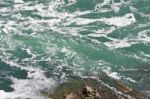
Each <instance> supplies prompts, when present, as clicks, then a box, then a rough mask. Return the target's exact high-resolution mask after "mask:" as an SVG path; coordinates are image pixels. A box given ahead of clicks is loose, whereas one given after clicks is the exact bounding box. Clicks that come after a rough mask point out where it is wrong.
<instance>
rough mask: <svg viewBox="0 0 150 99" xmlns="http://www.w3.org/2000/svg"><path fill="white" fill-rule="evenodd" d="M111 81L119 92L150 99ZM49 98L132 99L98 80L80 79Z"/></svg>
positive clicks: (69, 82)
mask: <svg viewBox="0 0 150 99" xmlns="http://www.w3.org/2000/svg"><path fill="white" fill-rule="evenodd" d="M111 81H112V83H115V88H116V90H117V91H119V92H122V93H124V94H127V95H130V96H131V97H134V98H135V99H150V98H149V97H148V96H146V95H144V94H143V93H141V92H138V91H136V90H135V89H133V88H131V87H129V86H127V85H125V84H124V83H122V82H120V81H117V80H111ZM49 96H50V97H51V98H52V99H130V98H129V97H127V96H124V95H123V94H119V93H116V92H115V91H114V90H111V89H110V88H108V87H107V86H105V85H104V84H102V83H101V82H99V81H97V80H96V79H92V78H79V77H75V78H73V79H70V80H68V81H67V82H64V83H62V84H60V85H59V86H58V87H56V89H55V90H54V91H53V92H52V93H51V94H50V95H49Z"/></svg>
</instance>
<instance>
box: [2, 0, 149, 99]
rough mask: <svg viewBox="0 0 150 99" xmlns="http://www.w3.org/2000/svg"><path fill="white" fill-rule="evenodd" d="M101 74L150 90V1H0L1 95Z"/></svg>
mask: <svg viewBox="0 0 150 99" xmlns="http://www.w3.org/2000/svg"><path fill="white" fill-rule="evenodd" d="M101 73H106V74H107V75H108V76H110V77H112V78H114V79H117V80H120V81H123V82H124V83H126V84H127V85H129V86H132V87H133V88H135V89H137V90H140V91H142V92H145V93H150V0H64V1H63V0H0V99H8V98H9V99H16V98H17V99H27V98H31V99H45V98H46V97H45V96H43V95H42V94H41V93H40V91H41V90H43V89H44V90H45V89H47V90H51V89H52V88H53V87H54V86H55V84H57V83H59V82H61V81H63V80H65V79H67V77H69V76H70V75H75V76H82V77H85V76H86V77H91V76H94V77H97V76H100V75H99V74H101Z"/></svg>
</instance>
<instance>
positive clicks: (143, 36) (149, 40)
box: [137, 30, 150, 43]
mask: <svg viewBox="0 0 150 99" xmlns="http://www.w3.org/2000/svg"><path fill="white" fill-rule="evenodd" d="M148 33H150V30H143V31H141V32H139V33H138V36H137V40H140V41H142V42H144V43H150V37H149V36H148Z"/></svg>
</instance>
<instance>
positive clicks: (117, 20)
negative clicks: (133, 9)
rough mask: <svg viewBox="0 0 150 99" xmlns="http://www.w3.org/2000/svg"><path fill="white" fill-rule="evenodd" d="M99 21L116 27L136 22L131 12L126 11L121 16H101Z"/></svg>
mask: <svg viewBox="0 0 150 99" xmlns="http://www.w3.org/2000/svg"><path fill="white" fill-rule="evenodd" d="M100 21H102V22H104V23H106V24H108V25H114V26H117V27H125V26H128V25H131V24H132V23H134V22H136V19H135V17H134V15H133V14H132V13H128V14H126V15H125V16H122V17H112V18H102V19H100Z"/></svg>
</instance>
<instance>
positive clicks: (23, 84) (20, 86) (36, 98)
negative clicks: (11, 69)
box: [0, 63, 56, 99]
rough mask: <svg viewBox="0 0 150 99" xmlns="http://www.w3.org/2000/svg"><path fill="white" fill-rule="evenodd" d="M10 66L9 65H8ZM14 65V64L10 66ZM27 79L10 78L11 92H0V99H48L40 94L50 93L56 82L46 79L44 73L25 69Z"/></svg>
mask: <svg viewBox="0 0 150 99" xmlns="http://www.w3.org/2000/svg"><path fill="white" fill-rule="evenodd" d="M10 64H11V63H10ZM11 65H14V64H11ZM27 69H28V76H27V77H28V79H16V78H11V80H12V82H13V84H12V85H11V87H12V88H13V89H14V91H13V92H5V91H3V90H0V99H17V98H21V99H27V98H30V99H49V98H48V97H47V96H44V95H42V94H41V91H50V89H51V88H53V87H54V85H55V84H56V82H55V81H54V80H53V79H52V78H46V77H45V75H44V71H42V70H40V69H38V68H32V67H28V68H27V67H26V70H27Z"/></svg>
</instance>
